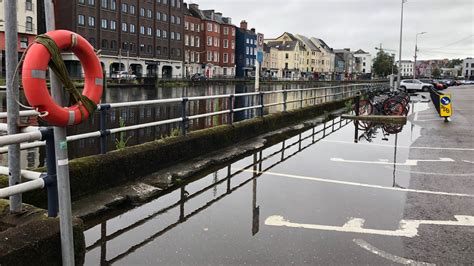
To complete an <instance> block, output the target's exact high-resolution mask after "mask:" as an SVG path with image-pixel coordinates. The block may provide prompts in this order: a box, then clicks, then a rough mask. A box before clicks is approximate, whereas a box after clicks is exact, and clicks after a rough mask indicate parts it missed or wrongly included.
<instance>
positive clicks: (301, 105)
mask: <svg viewBox="0 0 474 266" xmlns="http://www.w3.org/2000/svg"><path fill="white" fill-rule="evenodd" d="M300 108H303V90H300Z"/></svg>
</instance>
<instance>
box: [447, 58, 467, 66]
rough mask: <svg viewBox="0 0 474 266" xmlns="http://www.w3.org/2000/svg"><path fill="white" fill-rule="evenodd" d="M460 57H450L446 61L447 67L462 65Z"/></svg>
mask: <svg viewBox="0 0 474 266" xmlns="http://www.w3.org/2000/svg"><path fill="white" fill-rule="evenodd" d="M462 62H463V61H462V59H459V58H458V59H451V60H449V63H448V68H454V67H455V66H459V65H462Z"/></svg>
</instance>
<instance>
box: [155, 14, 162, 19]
mask: <svg viewBox="0 0 474 266" xmlns="http://www.w3.org/2000/svg"><path fill="white" fill-rule="evenodd" d="M156 20H161V12H156Z"/></svg>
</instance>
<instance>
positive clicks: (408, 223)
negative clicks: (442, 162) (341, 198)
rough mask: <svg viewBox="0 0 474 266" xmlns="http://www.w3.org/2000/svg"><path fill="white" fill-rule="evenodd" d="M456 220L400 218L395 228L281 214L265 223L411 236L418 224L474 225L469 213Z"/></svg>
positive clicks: (354, 219)
mask: <svg viewBox="0 0 474 266" xmlns="http://www.w3.org/2000/svg"><path fill="white" fill-rule="evenodd" d="M454 218H455V219H456V221H452V220H451V221H446V220H405V219H403V220H401V221H400V223H399V224H398V228H397V229H395V230H386V229H370V228H364V227H363V226H364V222H365V220H364V219H362V218H355V217H352V218H350V219H349V221H347V222H346V223H345V224H344V225H342V226H337V225H323V224H304V223H295V222H291V221H289V220H286V219H285V218H284V217H283V216H281V215H272V216H269V217H268V218H267V219H265V225H270V226H279V227H290V228H304V229H313V230H319V231H333V232H341V233H356V234H367V235H382V236H395V237H407V238H413V237H415V236H418V228H419V227H420V225H439V226H465V227H474V216H470V215H454Z"/></svg>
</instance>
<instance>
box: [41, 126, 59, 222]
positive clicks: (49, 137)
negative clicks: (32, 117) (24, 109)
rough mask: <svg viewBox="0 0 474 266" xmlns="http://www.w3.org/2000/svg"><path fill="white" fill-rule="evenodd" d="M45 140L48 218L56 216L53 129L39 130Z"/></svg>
mask: <svg viewBox="0 0 474 266" xmlns="http://www.w3.org/2000/svg"><path fill="white" fill-rule="evenodd" d="M41 133H42V134H43V139H44V140H46V170H47V172H46V177H45V178H44V181H45V186H46V190H47V194H48V217H56V216H58V209H59V202H58V178H57V175H56V151H55V147H54V135H53V128H51V127H50V128H46V129H41Z"/></svg>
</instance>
